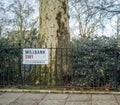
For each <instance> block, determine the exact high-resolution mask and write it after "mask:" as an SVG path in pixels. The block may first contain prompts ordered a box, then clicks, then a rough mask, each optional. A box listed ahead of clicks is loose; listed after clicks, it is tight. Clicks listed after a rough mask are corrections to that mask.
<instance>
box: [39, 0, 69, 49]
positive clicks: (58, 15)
mask: <svg viewBox="0 0 120 105" xmlns="http://www.w3.org/2000/svg"><path fill="white" fill-rule="evenodd" d="M39 29H40V30H39V36H38V37H39V41H41V43H42V45H47V47H50V46H51V44H52V47H65V45H66V44H68V42H69V40H70V35H69V16H68V0H40V28H39Z"/></svg>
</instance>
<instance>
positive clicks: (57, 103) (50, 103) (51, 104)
mask: <svg viewBox="0 0 120 105" xmlns="http://www.w3.org/2000/svg"><path fill="white" fill-rule="evenodd" d="M64 103H65V100H43V101H42V102H40V103H39V105H65V104H64Z"/></svg>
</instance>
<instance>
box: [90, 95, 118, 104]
mask: <svg viewBox="0 0 120 105" xmlns="http://www.w3.org/2000/svg"><path fill="white" fill-rule="evenodd" d="M92 105H118V103H117V101H116V99H115V97H114V95H109V94H108V95H103V94H101V95H100V94H96V95H92Z"/></svg>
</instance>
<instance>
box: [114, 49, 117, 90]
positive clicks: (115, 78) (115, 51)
mask: <svg viewBox="0 0 120 105" xmlns="http://www.w3.org/2000/svg"><path fill="white" fill-rule="evenodd" d="M117 64H118V58H117V49H116V48H115V50H114V88H115V90H117V66H118V65H117Z"/></svg>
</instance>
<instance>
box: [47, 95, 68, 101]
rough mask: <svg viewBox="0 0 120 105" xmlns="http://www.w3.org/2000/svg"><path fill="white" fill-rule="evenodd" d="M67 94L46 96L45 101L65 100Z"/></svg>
mask: <svg viewBox="0 0 120 105" xmlns="http://www.w3.org/2000/svg"><path fill="white" fill-rule="evenodd" d="M67 97H68V94H48V95H47V96H46V97H45V100H66V99H67Z"/></svg>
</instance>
